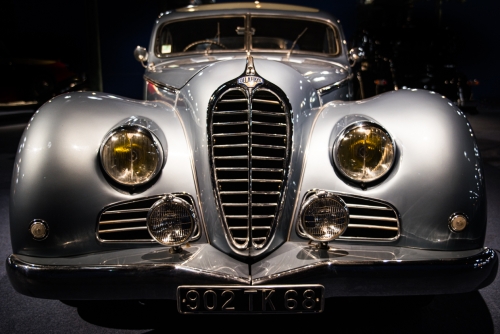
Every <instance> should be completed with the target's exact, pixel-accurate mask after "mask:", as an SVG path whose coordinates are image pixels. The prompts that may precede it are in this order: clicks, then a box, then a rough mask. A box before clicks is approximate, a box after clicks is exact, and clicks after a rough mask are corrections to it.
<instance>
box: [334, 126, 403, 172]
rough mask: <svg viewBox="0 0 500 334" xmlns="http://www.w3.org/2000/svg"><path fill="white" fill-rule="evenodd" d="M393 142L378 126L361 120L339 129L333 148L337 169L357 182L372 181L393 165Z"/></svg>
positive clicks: (394, 148)
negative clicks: (342, 129)
mask: <svg viewBox="0 0 500 334" xmlns="http://www.w3.org/2000/svg"><path fill="white" fill-rule="evenodd" d="M395 156H396V145H395V143H394V141H393V140H392V138H391V136H390V135H389V133H388V132H387V131H385V130H384V129H383V128H382V127H381V126H379V125H377V124H375V123H372V122H360V123H355V124H353V125H351V126H348V127H347V128H346V129H345V130H344V131H342V132H341V133H340V135H339V136H338V137H337V139H336V141H335V145H334V148H333V160H334V161H335V165H336V166H337V168H338V169H339V171H340V172H341V173H342V174H343V175H344V176H346V177H348V178H349V179H351V180H353V181H357V182H371V181H375V180H377V179H378V178H380V177H382V176H384V175H385V174H386V173H387V172H388V171H389V170H390V169H391V167H392V165H393V163H394V159H395Z"/></svg>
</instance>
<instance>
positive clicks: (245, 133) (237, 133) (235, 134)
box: [212, 132, 248, 137]
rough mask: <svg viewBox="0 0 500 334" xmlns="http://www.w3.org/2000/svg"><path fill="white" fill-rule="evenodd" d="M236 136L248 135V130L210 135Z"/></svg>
mask: <svg viewBox="0 0 500 334" xmlns="http://www.w3.org/2000/svg"><path fill="white" fill-rule="evenodd" d="M237 136H245V137H246V136H248V132H235V133H215V134H213V135H212V137H237Z"/></svg>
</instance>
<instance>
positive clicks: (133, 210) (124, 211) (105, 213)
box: [103, 209, 149, 215]
mask: <svg viewBox="0 0 500 334" xmlns="http://www.w3.org/2000/svg"><path fill="white" fill-rule="evenodd" d="M147 211H149V209H129V210H115V211H106V212H103V215H112V214H120V213H131V212H147Z"/></svg>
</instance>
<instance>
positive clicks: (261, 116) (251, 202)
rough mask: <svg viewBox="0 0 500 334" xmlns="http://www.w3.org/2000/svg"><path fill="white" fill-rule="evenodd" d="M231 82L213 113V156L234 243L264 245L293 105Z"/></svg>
mask: <svg viewBox="0 0 500 334" xmlns="http://www.w3.org/2000/svg"><path fill="white" fill-rule="evenodd" d="M246 94H247V92H246V91H244V90H241V89H239V88H233V89H230V90H228V91H226V92H224V93H223V94H222V95H221V96H220V98H219V100H218V101H217V103H216V104H215V106H214V107H213V109H212V112H211V114H210V115H209V133H210V134H211V136H210V137H211V145H212V150H211V160H212V166H213V169H212V170H213V175H214V180H215V187H216V193H217V195H218V201H219V208H220V211H221V213H222V216H223V219H224V222H225V224H226V228H227V230H228V231H229V235H230V238H231V241H232V243H233V245H234V246H235V247H236V248H238V249H247V248H250V247H253V248H254V249H260V248H262V247H263V246H264V245H265V243H266V242H267V240H268V238H269V237H270V233H271V232H272V230H273V228H274V225H275V224H276V219H277V217H278V215H279V211H280V206H281V202H282V197H283V190H284V187H285V184H286V175H287V172H288V170H287V168H288V163H289V150H290V138H291V122H290V116H289V111H288V110H287V108H286V107H285V104H284V103H283V101H282V100H281V99H280V98H279V97H278V95H277V94H275V93H273V92H272V91H271V90H269V89H265V88H259V89H257V90H256V91H255V92H254V94H253V96H252V97H251V98H250V99H249V98H248V97H247V95H246Z"/></svg>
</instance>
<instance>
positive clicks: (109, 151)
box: [100, 126, 163, 186]
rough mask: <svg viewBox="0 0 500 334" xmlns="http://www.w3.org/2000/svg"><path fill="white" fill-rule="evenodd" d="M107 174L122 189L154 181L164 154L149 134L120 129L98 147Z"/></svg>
mask: <svg viewBox="0 0 500 334" xmlns="http://www.w3.org/2000/svg"><path fill="white" fill-rule="evenodd" d="M100 153H101V163H102V166H103V168H104V170H105V171H106V173H107V174H108V175H109V176H110V177H111V178H112V179H113V180H115V181H116V182H118V183H120V184H123V185H131V186H132V185H141V184H144V183H146V182H148V181H149V180H151V179H152V178H153V177H155V176H156V175H157V174H158V172H159V171H160V169H161V166H162V164H163V150H162V148H161V145H160V143H159V142H158V140H157V139H156V137H155V136H154V135H153V134H152V133H151V132H149V131H148V130H146V129H144V128H141V127H138V126H131V127H123V128H119V129H117V130H115V131H113V132H112V133H111V134H110V135H109V136H108V137H107V139H106V140H105V141H104V143H103V145H102V146H101V152H100Z"/></svg>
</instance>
